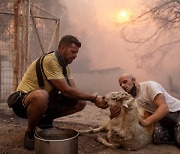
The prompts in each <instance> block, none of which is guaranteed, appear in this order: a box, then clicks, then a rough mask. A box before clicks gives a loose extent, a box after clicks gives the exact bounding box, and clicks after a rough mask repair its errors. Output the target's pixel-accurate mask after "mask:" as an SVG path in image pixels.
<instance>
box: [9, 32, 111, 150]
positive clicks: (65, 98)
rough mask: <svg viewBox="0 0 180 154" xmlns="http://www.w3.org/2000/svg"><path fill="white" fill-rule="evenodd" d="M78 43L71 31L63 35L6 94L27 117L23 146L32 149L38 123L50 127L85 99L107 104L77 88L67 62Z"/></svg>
mask: <svg viewBox="0 0 180 154" xmlns="http://www.w3.org/2000/svg"><path fill="white" fill-rule="evenodd" d="M80 47H81V43H80V42H79V40H78V39H77V38H76V37H74V36H71V35H66V36H64V37H62V39H61V40H60V42H59V46H58V50H57V51H55V52H51V53H48V54H45V55H43V56H41V57H40V58H39V59H37V60H35V61H34V62H33V63H32V64H31V65H30V66H29V68H28V69H27V71H26V73H25V74H24V76H23V78H22V81H21V82H20V83H19V85H18V87H17V90H16V92H14V93H12V94H11V95H10V96H9V98H8V105H9V107H11V108H12V109H13V111H14V113H15V114H16V115H17V116H19V117H21V118H27V119H28V127H27V130H26V132H25V137H24V147H25V148H26V149H28V150H33V149H34V133H35V129H36V127H37V126H39V127H43V126H46V127H52V123H53V119H55V118H58V117H62V116H66V115H70V114H73V113H76V112H79V111H81V110H83V109H84V107H85V106H86V102H85V101H91V102H93V103H94V104H95V105H96V106H97V107H99V108H102V109H105V108H107V107H108V106H107V105H106V104H105V103H104V102H103V99H102V97H101V96H94V95H91V94H88V93H85V92H82V91H80V90H79V89H77V88H76V86H75V83H74V80H73V78H72V76H71V71H70V68H69V65H68V64H71V63H72V62H73V60H74V59H76V57H77V54H78V52H79V48H80Z"/></svg>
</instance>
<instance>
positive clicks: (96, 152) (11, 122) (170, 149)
mask: <svg viewBox="0 0 180 154" xmlns="http://www.w3.org/2000/svg"><path fill="white" fill-rule="evenodd" d="M108 114H109V112H108V110H101V109H98V108H97V107H95V106H94V105H91V104H88V105H87V107H86V108H85V109H84V110H83V111H82V112H79V113H76V114H73V115H70V116H67V117H63V118H59V119H56V120H55V122H54V125H55V126H58V127H63V128H72V129H76V130H79V129H87V128H89V127H90V126H93V127H95V126H97V125H100V124H101V123H103V122H104V121H106V120H107V119H108ZM26 127H27V120H24V119H21V118H18V117H17V116H15V115H14V114H13V112H12V110H11V109H9V108H8V107H7V105H6V104H0V154H35V151H34V150H33V151H28V150H26V149H24V148H23V137H24V132H25V130H26ZM97 135H98V134H86V135H80V136H79V137H78V153H79V154H90V153H91V154H120V153H123V154H152V153H153V154H169V153H171V154H179V153H180V150H179V149H178V148H177V147H176V146H175V145H155V144H150V145H148V146H147V147H146V148H144V149H139V150H136V151H125V150H122V149H110V148H107V147H105V146H103V145H102V144H100V143H98V142H96V137H97Z"/></svg>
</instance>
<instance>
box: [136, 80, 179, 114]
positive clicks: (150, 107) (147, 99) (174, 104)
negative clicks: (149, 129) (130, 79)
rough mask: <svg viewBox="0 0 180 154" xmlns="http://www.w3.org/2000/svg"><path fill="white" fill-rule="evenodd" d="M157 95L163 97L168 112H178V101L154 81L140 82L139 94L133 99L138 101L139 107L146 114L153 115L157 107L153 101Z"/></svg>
mask: <svg viewBox="0 0 180 154" xmlns="http://www.w3.org/2000/svg"><path fill="white" fill-rule="evenodd" d="M157 94H163V95H164V97H165V100H166V103H167V105H168V107H169V111H170V112H176V111H178V110H179V111H180V100H179V99H177V98H174V97H173V96H171V95H170V94H168V93H167V92H166V90H165V89H164V88H163V87H162V86H161V85H160V84H159V83H157V82H154V81H146V82H141V83H140V89H139V93H138V95H137V96H136V97H135V98H136V99H137V100H139V101H140V105H141V106H142V107H143V108H145V109H146V110H147V111H148V112H150V113H154V112H155V110H156V109H157V107H156V106H155V104H154V103H153V100H154V98H155V96H156V95H157Z"/></svg>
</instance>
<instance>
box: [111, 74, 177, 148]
mask: <svg viewBox="0 0 180 154" xmlns="http://www.w3.org/2000/svg"><path fill="white" fill-rule="evenodd" d="M119 83H120V86H121V87H122V88H123V89H124V90H125V91H126V92H128V93H129V94H131V95H132V96H133V97H134V98H136V99H137V100H139V102H140V105H141V106H142V107H143V108H144V109H145V110H146V111H148V112H150V113H152V115H151V116H149V117H148V118H146V119H145V120H142V121H140V124H141V125H142V126H144V127H146V126H148V125H150V124H152V123H156V122H158V123H156V125H155V133H154V142H155V143H159V144H161V143H172V142H173V141H175V142H176V143H177V145H178V147H179V148H180V100H179V99H177V98H174V97H173V96H171V95H170V94H168V93H167V92H166V90H165V89H164V88H163V87H162V86H161V85H160V84H159V83H157V82H154V81H146V82H141V83H138V82H137V81H136V78H135V77H134V76H133V75H132V74H129V73H127V74H123V75H122V76H120V78H119ZM116 110H117V109H116ZM111 113H112V114H113V111H111ZM114 114H117V112H116V111H114ZM112 116H113V115H112ZM114 116H116V115H114Z"/></svg>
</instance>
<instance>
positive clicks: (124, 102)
mask: <svg viewBox="0 0 180 154" xmlns="http://www.w3.org/2000/svg"><path fill="white" fill-rule="evenodd" d="M131 102H132V99H129V100H125V101H123V103H122V105H123V106H124V107H126V108H131V107H132V104H131Z"/></svg>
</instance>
